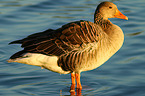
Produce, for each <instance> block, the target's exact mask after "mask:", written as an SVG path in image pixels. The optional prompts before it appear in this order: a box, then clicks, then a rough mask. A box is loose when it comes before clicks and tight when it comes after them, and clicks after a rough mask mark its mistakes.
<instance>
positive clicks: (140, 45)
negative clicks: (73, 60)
mask: <svg viewBox="0 0 145 96" xmlns="http://www.w3.org/2000/svg"><path fill="white" fill-rule="evenodd" d="M101 1H102V0H0V96H69V95H70V93H69V87H70V84H71V82H70V75H60V74H57V73H53V72H51V71H49V70H46V69H41V68H40V67H37V66H30V65H25V64H19V63H7V62H6V60H7V59H8V58H9V57H10V56H11V55H12V54H13V53H15V52H17V51H19V50H21V47H20V45H8V43H9V42H11V41H13V40H17V39H22V38H24V37H26V36H27V35H29V34H32V33H36V32H41V31H44V30H46V29H48V28H53V29H57V28H59V27H60V26H61V25H63V24H66V23H68V22H71V21H76V20H81V19H83V20H89V21H92V22H93V13H94V11H95V8H96V6H97V5H98V4H99V3H100V2H101ZM110 1H114V3H115V4H117V6H118V8H119V10H120V11H121V12H122V13H124V14H125V15H126V16H128V18H129V20H128V21H126V20H120V19H111V21H112V22H113V23H115V24H117V25H119V26H120V27H121V28H122V29H123V31H124V33H125V42H124V45H123V46H122V48H121V49H120V50H119V51H118V52H117V53H116V54H115V55H114V56H113V57H111V58H110V60H109V61H107V62H106V63H105V64H104V65H102V66H101V67H99V68H97V69H95V70H92V71H88V72H82V74H81V81H82V85H83V90H82V95H83V96H145V12H144V10H145V7H144V6H145V0H110Z"/></svg>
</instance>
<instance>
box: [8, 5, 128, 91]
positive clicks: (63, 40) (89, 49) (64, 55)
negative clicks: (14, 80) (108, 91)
mask: <svg viewBox="0 0 145 96" xmlns="http://www.w3.org/2000/svg"><path fill="white" fill-rule="evenodd" d="M108 18H121V19H126V20H127V19H128V18H127V17H126V16H124V15H123V14H122V13H121V12H119V10H118V9H117V6H116V5H115V4H113V3H111V2H102V3H101V4H99V6H98V7H97V9H96V11H95V14H94V23H92V22H89V21H84V20H80V21H76V22H71V23H68V24H66V25H63V26H62V27H61V28H59V29H56V30H53V29H48V30H46V31H44V32H40V33H35V34H32V35H30V36H28V37H26V38H24V39H22V40H17V41H13V42H11V43H10V44H22V45H21V46H22V47H23V48H24V49H23V50H22V51H19V52H17V53H15V54H14V55H12V56H11V57H10V59H9V60H8V61H9V62H19V63H25V64H30V65H36V66H41V67H43V68H46V69H48V70H51V71H53V72H58V73H61V74H68V73H71V76H72V77H76V80H77V88H80V89H81V88H82V87H81V84H80V81H79V80H80V75H79V74H80V73H81V72H82V71H87V70H92V69H95V68H97V67H99V66H100V65H102V64H103V63H104V62H105V61H107V60H108V59H109V58H110V57H111V56H112V55H113V54H115V53H116V52H117V51H118V50H119V49H120V47H121V46H122V44H123V40H124V35H123V32H122V30H121V29H120V27H118V26H117V25H114V24H112V23H111V22H110V21H109V20H108ZM74 74H75V75H74ZM74 85H75V82H74V79H73V78H72V86H71V89H72V90H73V89H74Z"/></svg>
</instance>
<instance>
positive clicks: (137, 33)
mask: <svg viewBox="0 0 145 96" xmlns="http://www.w3.org/2000/svg"><path fill="white" fill-rule="evenodd" d="M143 32H144V31H141V32H135V33H130V34H127V36H136V35H140V34H141V33H143Z"/></svg>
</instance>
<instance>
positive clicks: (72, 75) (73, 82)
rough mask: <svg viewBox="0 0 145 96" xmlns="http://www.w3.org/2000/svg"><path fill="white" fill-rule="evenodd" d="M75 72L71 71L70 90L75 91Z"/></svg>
mask: <svg viewBox="0 0 145 96" xmlns="http://www.w3.org/2000/svg"><path fill="white" fill-rule="evenodd" d="M75 84H76V82H75V74H74V73H71V89H70V92H75Z"/></svg>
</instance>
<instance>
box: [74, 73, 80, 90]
mask: <svg viewBox="0 0 145 96" xmlns="http://www.w3.org/2000/svg"><path fill="white" fill-rule="evenodd" d="M75 77H76V81H77V89H80V90H82V85H81V82H80V73H75Z"/></svg>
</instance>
